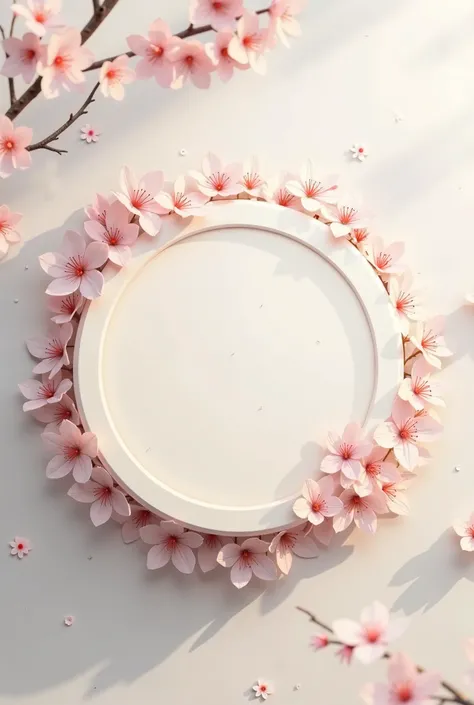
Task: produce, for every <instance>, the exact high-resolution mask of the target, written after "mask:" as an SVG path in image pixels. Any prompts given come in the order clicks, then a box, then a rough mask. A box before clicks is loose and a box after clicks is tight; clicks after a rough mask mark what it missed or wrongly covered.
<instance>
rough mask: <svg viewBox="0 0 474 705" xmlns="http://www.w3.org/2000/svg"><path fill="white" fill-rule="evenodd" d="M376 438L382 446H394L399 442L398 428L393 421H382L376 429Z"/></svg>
mask: <svg viewBox="0 0 474 705" xmlns="http://www.w3.org/2000/svg"><path fill="white" fill-rule="evenodd" d="M374 440H375V441H376V443H378V444H379V446H382V448H393V447H394V446H396V445H397V443H398V428H397V427H396V426H395V424H394V423H393V422H392V421H386V422H384V423H381V424H380V425H379V426H377V428H376V429H375V432H374Z"/></svg>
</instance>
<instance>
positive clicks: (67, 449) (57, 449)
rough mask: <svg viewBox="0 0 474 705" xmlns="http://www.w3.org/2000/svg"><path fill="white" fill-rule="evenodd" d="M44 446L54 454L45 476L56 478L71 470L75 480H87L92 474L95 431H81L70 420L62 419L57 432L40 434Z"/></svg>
mask: <svg viewBox="0 0 474 705" xmlns="http://www.w3.org/2000/svg"><path fill="white" fill-rule="evenodd" d="M41 437H42V439H43V440H44V442H45V444H46V446H47V447H48V448H49V449H50V450H52V451H53V452H54V453H55V455H54V457H53V458H52V459H51V460H50V461H49V463H48V465H47V467H46V477H49V478H50V479H52V480H57V479H59V478H61V477H66V475H69V473H70V472H72V476H73V477H74V479H75V481H76V482H81V483H83V482H87V481H88V480H90V477H91V474H92V458H95V457H96V456H97V452H98V448H97V436H96V435H95V433H90V432H86V433H81V431H80V429H79V428H78V427H77V426H75V425H74V424H73V423H71V421H63V422H62V424H61V426H60V427H59V433H50V432H49V431H44V432H43V433H42V434H41Z"/></svg>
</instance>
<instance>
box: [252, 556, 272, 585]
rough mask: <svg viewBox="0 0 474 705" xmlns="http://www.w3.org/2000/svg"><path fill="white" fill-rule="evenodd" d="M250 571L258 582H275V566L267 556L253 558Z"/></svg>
mask: <svg viewBox="0 0 474 705" xmlns="http://www.w3.org/2000/svg"><path fill="white" fill-rule="evenodd" d="M252 570H253V572H254V573H255V575H256V576H257V578H260V580H276V577H277V571H276V566H275V563H274V562H273V561H272V559H271V558H269V556H264V555H257V556H254V560H253V563H252Z"/></svg>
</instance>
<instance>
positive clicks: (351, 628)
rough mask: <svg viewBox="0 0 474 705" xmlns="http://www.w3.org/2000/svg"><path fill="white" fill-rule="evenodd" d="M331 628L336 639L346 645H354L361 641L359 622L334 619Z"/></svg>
mask: <svg viewBox="0 0 474 705" xmlns="http://www.w3.org/2000/svg"><path fill="white" fill-rule="evenodd" d="M332 628H333V630H334V634H335V636H336V639H338V640H339V641H342V642H343V643H344V644H347V645H348V646H356V645H357V644H359V643H360V641H361V628H360V624H359V623H358V622H354V620H352V619H336V621H335V622H333V623H332Z"/></svg>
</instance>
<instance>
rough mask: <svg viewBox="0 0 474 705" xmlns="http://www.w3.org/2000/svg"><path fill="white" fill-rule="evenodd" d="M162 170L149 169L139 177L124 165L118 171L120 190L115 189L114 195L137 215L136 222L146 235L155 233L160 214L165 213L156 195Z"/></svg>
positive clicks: (161, 186) (160, 181)
mask: <svg viewBox="0 0 474 705" xmlns="http://www.w3.org/2000/svg"><path fill="white" fill-rule="evenodd" d="M163 183H164V179H163V172H162V171H150V172H149V173H148V174H145V176H142V177H141V179H137V178H136V176H135V174H134V173H133V172H132V171H131V170H130V169H129V168H128V167H127V166H124V167H123V168H122V170H121V172H120V187H121V189H122V190H121V191H116V192H115V196H116V197H117V198H118V200H119V201H120V202H121V203H123V204H124V206H126V207H127V208H128V210H129V211H130V213H134V214H135V215H138V216H139V219H138V222H139V223H140V226H141V227H142V228H143V230H144V231H145V232H146V233H148V235H152V236H154V235H156V234H157V233H158V232H159V231H160V228H161V218H160V215H163V214H164V213H166V211H165V209H164V208H163V207H162V206H160V204H159V203H158V202H157V200H156V196H157V195H158V194H159V193H160V191H161V190H162V188H163Z"/></svg>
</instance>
